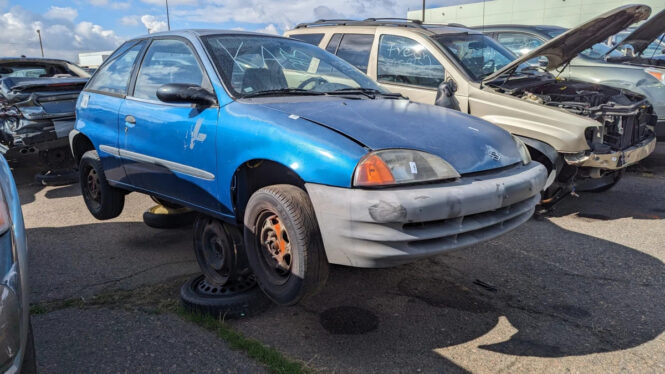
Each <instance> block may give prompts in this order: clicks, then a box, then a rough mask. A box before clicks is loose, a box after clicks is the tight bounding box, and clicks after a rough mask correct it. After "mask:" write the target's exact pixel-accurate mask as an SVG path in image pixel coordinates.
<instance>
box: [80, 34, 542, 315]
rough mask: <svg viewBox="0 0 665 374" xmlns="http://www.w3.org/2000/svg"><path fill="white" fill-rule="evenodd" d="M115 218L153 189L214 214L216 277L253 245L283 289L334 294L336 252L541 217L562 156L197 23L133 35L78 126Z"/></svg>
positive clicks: (390, 251) (342, 66) (341, 67)
mask: <svg viewBox="0 0 665 374" xmlns="http://www.w3.org/2000/svg"><path fill="white" fill-rule="evenodd" d="M70 143H71V147H72V151H73V154H74V156H75V158H76V160H78V162H79V164H80V169H79V170H80V177H81V188H82V192H83V198H84V200H85V203H86V204H87V207H88V209H89V210H90V212H91V213H92V214H93V215H94V216H95V217H96V218H98V219H110V218H113V217H116V216H118V215H119V214H120V212H121V211H122V209H123V205H124V198H125V195H126V194H127V193H128V192H130V191H137V192H141V193H145V194H148V195H151V196H153V197H154V198H156V199H158V200H160V201H166V202H168V203H170V204H178V205H182V206H186V207H189V208H191V209H194V210H196V211H198V212H200V213H201V215H200V217H201V218H199V220H198V221H197V222H196V224H195V225H194V231H195V233H194V247H195V253H196V255H197V259H198V261H199V264H200V265H201V269H202V271H203V273H204V275H205V279H206V280H205V281H206V282H207V284H209V285H211V286H213V287H214V286H220V285H223V284H225V283H226V282H229V280H232V279H233V278H234V276H236V275H237V274H239V273H240V272H241V271H240V268H241V267H242V265H241V264H242V263H243V257H244V256H245V255H246V258H247V260H248V263H249V266H250V268H251V270H252V271H253V272H254V274H255V276H256V279H257V280H258V283H259V286H260V287H261V289H262V290H263V291H264V293H265V294H266V295H268V296H269V297H270V298H271V299H272V300H273V301H274V302H276V303H279V304H293V303H296V302H298V301H299V300H300V299H302V298H303V297H306V296H308V295H311V294H313V293H315V292H316V291H317V290H319V289H320V288H321V287H322V286H323V284H324V283H325V280H326V277H327V273H328V264H329V263H332V264H342V265H348V266H354V267H385V266H394V265H398V264H402V263H406V262H409V261H413V260H416V259H419V258H423V257H426V256H433V255H436V254H439V253H442V252H444V251H448V250H452V249H457V248H461V247H465V246H469V245H472V244H477V243H479V242H482V241H486V240H488V239H492V238H495V237H497V236H499V235H501V234H503V233H506V232H508V231H510V230H512V229H514V228H516V227H517V226H519V225H520V224H522V223H524V222H525V221H527V220H528V219H529V217H530V216H531V215H532V214H533V211H534V207H535V205H536V203H537V202H538V201H539V199H540V191H541V190H542V188H543V186H544V184H545V179H546V171H545V168H544V167H543V166H542V165H541V164H539V163H537V162H531V160H530V158H529V154H528V151H527V149H526V147H525V145H524V144H523V143H522V142H521V141H520V140H518V139H516V138H514V137H513V136H511V135H510V134H509V133H508V132H507V131H505V130H502V129H501V128H499V127H496V126H494V125H492V124H490V123H488V122H485V121H483V120H480V119H478V118H474V117H471V116H469V115H466V114H462V113H459V112H456V111H453V110H448V109H444V108H440V107H436V106H432V105H425V104H418V103H414V102H411V101H409V100H407V99H405V98H403V97H402V96H400V95H399V94H391V93H389V92H388V91H386V90H384V89H382V88H380V87H379V86H378V85H377V84H376V83H374V82H373V81H372V80H370V79H369V78H368V77H367V76H365V75H364V74H362V73H361V72H360V71H358V70H357V69H356V68H355V67H353V66H352V65H350V64H349V63H347V62H345V61H344V60H342V59H340V58H338V57H336V56H334V55H332V54H330V53H328V52H326V51H323V50H321V49H319V48H317V47H314V46H311V45H309V44H307V43H304V42H301V41H298V40H293V39H286V38H282V37H277V36H268V35H261V34H253V33H241V32H237V31H228V32H225V31H212V30H209V31H203V30H187V31H177V32H168V33H161V34H152V35H150V36H146V37H141V38H137V39H134V40H131V41H128V42H126V43H125V44H123V45H122V46H121V47H120V48H118V50H116V51H115V52H114V53H113V54H112V55H111V56H110V57H109V58H108V60H107V61H106V62H105V63H104V65H103V66H101V67H100V69H99V70H98V71H97V72H96V73H95V75H94V76H93V77H92V78H91V80H90V82H89V83H88V84H87V86H86V87H85V89H84V90H83V92H82V94H81V96H80V97H79V100H78V104H77V120H76V127H75V129H74V130H73V131H72V132H71V134H70Z"/></svg>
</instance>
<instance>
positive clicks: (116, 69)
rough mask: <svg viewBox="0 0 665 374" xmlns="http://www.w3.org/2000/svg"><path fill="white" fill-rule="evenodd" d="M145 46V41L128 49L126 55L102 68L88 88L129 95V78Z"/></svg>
mask: <svg viewBox="0 0 665 374" xmlns="http://www.w3.org/2000/svg"><path fill="white" fill-rule="evenodd" d="M144 45H145V41H142V42H140V43H138V44H136V45H134V46H133V47H131V48H129V49H127V51H125V52H124V54H120V55H119V56H118V57H117V58H116V59H115V60H112V61H111V62H109V63H108V64H106V65H104V66H102V67H101V68H100V69H99V70H98V71H97V72H96V73H95V76H94V77H93V78H92V80H91V81H90V83H89V84H88V86H87V87H86V88H87V89H89V90H94V91H101V92H108V93H113V94H120V95H125V94H127V85H128V84H129V77H130V76H131V75H132V68H133V67H134V61H135V60H136V56H138V54H139V52H141V49H142V48H143V46H144Z"/></svg>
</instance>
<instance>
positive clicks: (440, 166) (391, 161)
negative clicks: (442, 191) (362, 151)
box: [353, 149, 460, 187]
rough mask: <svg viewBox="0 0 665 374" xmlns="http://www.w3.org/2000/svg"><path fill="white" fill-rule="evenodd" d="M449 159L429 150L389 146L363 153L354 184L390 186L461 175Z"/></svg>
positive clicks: (360, 185)
mask: <svg viewBox="0 0 665 374" xmlns="http://www.w3.org/2000/svg"><path fill="white" fill-rule="evenodd" d="M459 177H460V175H459V173H458V172H457V170H455V168H453V167H452V166H451V165H450V164H449V163H447V162H446V161H444V160H443V159H441V158H440V157H437V156H434V155H432V154H429V153H425V152H420V151H413V150H409V149H387V150H383V151H376V152H372V153H370V154H368V155H367V156H365V157H363V159H362V160H360V162H359V163H358V166H357V167H356V172H355V175H354V177H353V185H354V186H359V187H372V186H389V185H396V184H404V183H419V182H428V181H435V180H443V179H454V178H459Z"/></svg>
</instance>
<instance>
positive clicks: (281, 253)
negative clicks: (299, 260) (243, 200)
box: [256, 211, 293, 284]
mask: <svg viewBox="0 0 665 374" xmlns="http://www.w3.org/2000/svg"><path fill="white" fill-rule="evenodd" d="M256 227H257V228H258V230H259V235H258V237H257V240H258V243H257V248H258V250H259V256H258V257H259V262H260V265H261V268H262V269H263V270H264V273H265V274H266V275H267V276H268V277H269V279H270V281H271V283H274V284H284V283H286V281H287V280H288V279H289V277H290V276H291V268H292V266H293V253H292V251H291V239H290V237H289V233H288V231H287V230H286V227H285V226H284V223H283V221H282V220H281V219H280V217H279V216H278V215H277V214H276V213H274V212H272V211H264V212H262V213H261V214H260V215H259V217H258V220H257V225H256Z"/></svg>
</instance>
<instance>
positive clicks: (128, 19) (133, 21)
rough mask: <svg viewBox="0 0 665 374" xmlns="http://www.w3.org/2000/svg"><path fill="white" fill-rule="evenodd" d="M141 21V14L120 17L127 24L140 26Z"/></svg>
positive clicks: (122, 22)
mask: <svg viewBox="0 0 665 374" xmlns="http://www.w3.org/2000/svg"><path fill="white" fill-rule="evenodd" d="M139 21H140V19H139V16H124V17H122V18H120V23H121V24H123V25H125V26H138V24H139Z"/></svg>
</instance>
